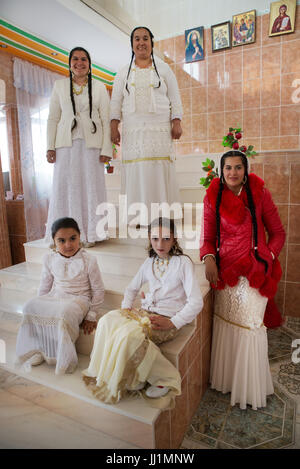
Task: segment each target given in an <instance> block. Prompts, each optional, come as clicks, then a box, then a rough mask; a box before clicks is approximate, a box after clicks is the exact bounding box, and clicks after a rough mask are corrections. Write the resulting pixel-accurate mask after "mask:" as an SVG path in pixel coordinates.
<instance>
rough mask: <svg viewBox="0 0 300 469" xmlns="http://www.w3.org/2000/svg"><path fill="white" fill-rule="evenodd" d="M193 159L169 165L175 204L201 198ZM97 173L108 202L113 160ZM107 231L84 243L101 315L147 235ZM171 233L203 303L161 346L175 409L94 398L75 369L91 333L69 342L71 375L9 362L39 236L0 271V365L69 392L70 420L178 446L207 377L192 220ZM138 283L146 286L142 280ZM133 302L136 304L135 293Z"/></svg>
mask: <svg viewBox="0 0 300 469" xmlns="http://www.w3.org/2000/svg"><path fill="white" fill-rule="evenodd" d="M183 160H184V161H183ZM114 163H115V162H114ZM196 163H197V165H196ZM176 164H177V163H176ZM195 166H196V167H197V168H200V166H201V163H200V157H198V156H197V157H195V156H191V157H189V158H188V157H182V158H181V159H180V160H179V163H178V165H177V171H178V180H179V182H180V186H181V191H180V193H181V197H182V202H183V203H184V202H186V203H188V202H194V203H195V202H199V203H201V202H202V200H203V190H202V189H201V188H200V186H199V184H197V180H199V178H200V177H201V176H202V174H200V171H199V173H198V175H197V173H196V172H195V170H194V169H193V170H192V168H195ZM105 177H106V183H107V192H108V200H109V202H113V200H114V198H117V197H118V194H119V187H120V172H119V166H118V163H115V171H114V173H113V174H109V175H106V176H105ZM115 200H116V199H115ZM192 210H193V209H192ZM194 219H195V216H194ZM110 234H111V238H110V239H109V240H107V241H104V242H102V243H100V244H97V245H96V247H94V248H91V249H89V250H88V252H89V253H90V254H91V255H93V256H95V257H96V258H97V262H98V264H99V267H100V270H101V273H102V278H103V281H104V285H105V290H106V294H105V300H104V303H103V305H102V312H103V314H105V313H106V312H107V311H110V310H112V309H115V308H118V307H120V303H121V300H122V297H123V292H124V289H125V288H126V286H127V285H128V283H129V282H130V280H131V278H132V277H133V275H135V273H136V272H137V270H138V268H139V267H140V265H141V264H142V263H143V261H144V259H145V258H146V255H147V253H146V246H147V244H148V242H147V239H145V237H144V238H143V235H145V233H144V232H143V231H141V232H140V233H138V234H139V236H140V237H139V238H137V239H131V238H122V239H120V238H114V237H113V236H114V234H115V233H114V231H113V230H111V233H110ZM178 235H179V243H180V245H181V246H182V247H183V248H184V251H185V252H186V253H187V254H189V256H190V257H191V258H192V259H193V261H194V263H195V268H196V274H197V277H198V279H199V284H200V287H201V291H202V294H203V297H204V308H203V311H202V312H201V313H200V315H199V316H198V317H197V319H196V320H195V321H194V323H193V324H190V325H187V326H185V327H184V328H182V330H181V331H180V334H179V335H178V336H177V337H176V338H175V339H174V340H173V341H170V342H167V343H165V344H163V345H162V346H161V350H162V353H164V355H165V356H166V357H167V358H168V359H169V360H170V361H171V362H172V363H173V364H174V365H175V366H176V367H177V368H178V369H179V371H180V373H181V376H182V395H181V396H179V397H178V398H177V399H176V407H175V409H173V410H168V411H163V412H162V411H160V410H158V409H155V408H152V407H150V406H149V405H148V404H146V403H145V401H144V400H143V399H142V398H141V397H139V396H136V397H130V398H126V399H123V400H122V401H121V402H119V403H118V404H117V405H107V404H103V403H102V402H100V401H98V400H96V399H95V398H94V397H93V396H92V394H91V393H90V392H89V391H88V390H87V389H86V387H85V385H84V383H83V381H82V378H81V371H82V370H83V369H85V368H87V366H88V363H89V353H90V351H91V348H92V342H93V335H91V336H84V335H83V334H82V333H81V335H80V337H79V339H78V341H77V343H76V347H77V351H78V357H79V365H78V368H77V370H76V372H75V373H74V374H72V375H65V376H56V375H55V374H54V369H53V367H50V366H48V365H47V364H45V363H44V364H42V365H40V366H38V367H34V368H33V369H32V372H31V373H30V374H26V373H25V372H24V371H22V369H21V368H19V367H17V366H16V365H15V364H14V361H15V343H16V335H17V332H18V328H19V326H20V323H21V320H22V307H23V305H24V303H25V302H26V301H27V300H29V299H30V298H32V297H34V296H35V295H36V293H37V288H38V285H39V279H40V273H41V268H42V259H43V256H44V254H45V252H47V249H48V247H47V245H46V244H45V243H44V241H43V240H37V241H33V242H28V243H26V244H25V254H26V262H24V263H21V264H17V265H14V266H12V267H8V268H6V269H2V270H1V271H0V339H1V340H2V341H4V342H5V346H6V362H5V363H3V364H1V367H3V368H4V369H6V370H7V371H10V372H13V373H15V374H17V375H19V376H24V377H25V378H27V379H30V380H32V381H34V382H37V383H39V384H42V385H44V386H46V387H48V388H52V389H55V390H56V391H58V392H62V393H64V394H65V395H67V396H68V397H69V399H72V402H73V404H72V405H73V407H74V402H75V407H77V406H78V409H79V408H80V409H81V411H80V412H78V413H77V414H76V415H75V416H74V417H72V418H74V419H75V420H76V419H78V422H81V423H86V424H87V425H89V426H91V427H93V428H96V427H97V429H98V430H99V429H100V430H101V431H103V432H104V433H106V434H108V435H112V436H113V437H115V438H118V439H119V440H121V441H124V442H126V443H127V444H128V443H130V444H132V445H134V446H137V447H140V448H178V447H179V446H180V444H181V441H182V439H183V436H184V433H185V431H186V429H187V427H188V424H189V422H190V420H191V418H192V416H193V414H194V412H195V410H196V408H197V406H198V405H199V402H200V400H201V397H202V395H203V393H204V392H205V389H206V386H207V382H208V370H209V358H210V343H211V311H212V299H211V292H210V289H209V285H208V282H207V281H206V279H205V276H204V268H203V265H202V264H201V263H200V261H199V251H198V248H197V247H198V245H199V230H198V231H197V232H196V230H195V227H194V226H193V225H187V224H186V225H185V226H184V231H183V227H182V228H179V232H178ZM191 247H192V248H193V249H191ZM143 290H144V291H147V289H146V287H145V288H144V289H143ZM136 304H137V305H138V304H139V298H138V299H137V301H136ZM63 411H64V410H63V409H61V412H62V413H63Z"/></svg>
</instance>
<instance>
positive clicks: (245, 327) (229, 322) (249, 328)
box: [214, 313, 264, 331]
mask: <svg viewBox="0 0 300 469" xmlns="http://www.w3.org/2000/svg"><path fill="white" fill-rule="evenodd" d="M214 314H215V316H217V317H218V318H220V319H222V321H225V322H228V324H232V325H233V326H237V327H242V328H243V329H248V330H249V331H252V330H253V329H251V327H248V326H242V325H241V324H237V323H236V322H232V321H228V319H224V318H222V316H220V315H219V314H217V313H214ZM263 325H264V323H263V322H262V323H261V325H260V326H259V327H262V326H263Z"/></svg>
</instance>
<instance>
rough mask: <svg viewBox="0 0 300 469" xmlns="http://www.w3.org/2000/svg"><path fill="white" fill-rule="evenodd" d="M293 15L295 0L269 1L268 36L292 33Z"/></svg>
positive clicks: (293, 29) (294, 13)
mask: <svg viewBox="0 0 300 469" xmlns="http://www.w3.org/2000/svg"><path fill="white" fill-rule="evenodd" d="M295 16H296V0H286V1H285V2H284V3H283V2H282V1H281V2H273V3H271V5H270V24H269V36H279V35H281V34H288V33H293V32H294V31H295Z"/></svg>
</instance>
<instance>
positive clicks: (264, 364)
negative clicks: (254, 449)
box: [210, 277, 274, 410]
mask: <svg viewBox="0 0 300 469" xmlns="http://www.w3.org/2000/svg"><path fill="white" fill-rule="evenodd" d="M267 301H268V299H267V298H265V297H263V296H261V295H260V293H259V292H258V290H256V289H255V288H252V287H250V286H249V283H248V280H247V279H246V278H245V277H240V280H239V282H238V284H237V285H236V286H235V287H233V288H231V287H228V286H226V287H225V289H224V290H217V291H216V292H215V310H214V312H215V315H214V326H213V340H212V354H211V374H210V380H211V387H212V388H213V389H217V390H218V391H221V392H223V393H224V394H225V393H227V392H231V405H232V406H234V405H235V404H236V403H239V404H240V408H241V409H246V408H247V404H249V405H251V406H252V408H253V409H254V410H256V409H257V408H258V407H266V405H267V395H269V394H273V393H274V387H273V383H272V377H271V372H270V365H269V360H268V339H267V332H266V328H265V326H264V325H263V318H264V313H265V308H266V305H267Z"/></svg>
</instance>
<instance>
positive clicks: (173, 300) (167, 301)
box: [122, 256, 203, 329]
mask: <svg viewBox="0 0 300 469" xmlns="http://www.w3.org/2000/svg"><path fill="white" fill-rule="evenodd" d="M153 259H154V258H153V257H148V258H147V259H146V260H145V262H144V263H143V264H142V266H141V267H140V269H139V271H138V273H137V274H136V276H135V277H134V278H133V280H132V281H131V282H130V284H129V285H128V287H127V288H126V290H125V294H124V299H123V302H122V308H132V304H133V302H134V300H135V298H136V296H137V294H138V292H139V290H140V288H141V286H142V285H143V284H144V283H146V282H149V293H147V294H146V297H145V299H144V300H142V308H144V309H146V310H148V311H152V312H155V313H158V314H161V315H163V316H168V317H169V318H171V321H172V322H173V324H174V326H175V327H176V328H177V329H180V328H181V327H182V326H184V325H185V324H188V323H190V322H191V321H193V319H194V318H195V317H196V316H197V314H199V312H200V311H201V310H202V308H203V299H202V295H201V291H200V287H199V284H198V281H197V278H196V274H195V269H194V265H193V263H192V262H191V260H190V259H189V258H188V257H186V256H172V257H171V259H170V263H169V266H168V269H167V271H166V273H165V274H164V275H163V277H161V278H160V279H159V280H158V279H157V278H156V277H155V275H154V273H153Z"/></svg>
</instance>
